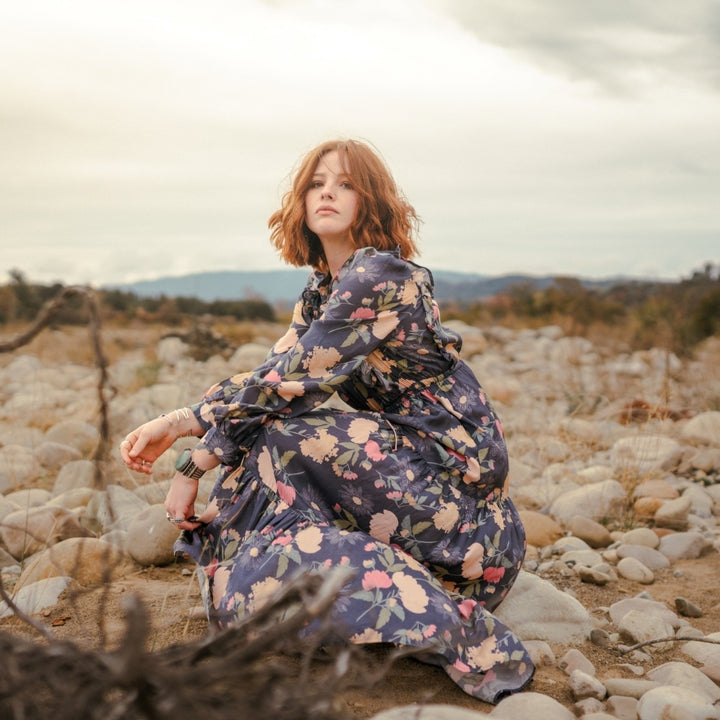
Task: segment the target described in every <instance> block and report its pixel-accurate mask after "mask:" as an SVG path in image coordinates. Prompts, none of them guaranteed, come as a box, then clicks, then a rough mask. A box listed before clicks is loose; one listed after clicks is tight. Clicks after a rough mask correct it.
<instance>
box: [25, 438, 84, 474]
mask: <svg viewBox="0 0 720 720" xmlns="http://www.w3.org/2000/svg"><path fill="white" fill-rule="evenodd" d="M35 457H36V458H37V461H38V462H39V463H40V464H41V465H42V466H43V467H44V468H47V469H48V470H50V471H57V470H59V469H60V468H61V467H62V466H63V465H65V464H66V463H69V462H70V461H71V460H80V459H81V458H82V454H81V453H80V451H79V450H76V449H75V448H74V447H70V445H62V444H60V443H57V442H51V441H49V440H46V441H45V442H42V443H40V445H38V446H37V448H35Z"/></svg>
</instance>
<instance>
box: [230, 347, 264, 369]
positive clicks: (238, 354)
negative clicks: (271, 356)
mask: <svg viewBox="0 0 720 720" xmlns="http://www.w3.org/2000/svg"><path fill="white" fill-rule="evenodd" d="M268 352H269V348H268V347H267V346H265V345H260V344H258V343H245V344H244V345H241V346H240V347H239V348H238V349H237V350H236V351H235V352H234V353H233V356H232V357H231V358H230V365H231V366H232V367H233V368H235V372H236V373H239V372H247V371H249V370H254V369H255V368H256V367H258V366H259V365H262V363H263V362H264V361H265V358H266V357H267V355H268Z"/></svg>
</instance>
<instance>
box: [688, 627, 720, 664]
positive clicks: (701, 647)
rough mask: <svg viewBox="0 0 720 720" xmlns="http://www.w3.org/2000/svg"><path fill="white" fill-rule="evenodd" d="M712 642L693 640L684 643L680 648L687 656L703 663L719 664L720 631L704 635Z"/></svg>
mask: <svg viewBox="0 0 720 720" xmlns="http://www.w3.org/2000/svg"><path fill="white" fill-rule="evenodd" d="M706 639H708V640H714V641H715V642H714V643H704V642H694V641H690V642H689V643H685V644H684V645H683V646H682V647H681V648H680V649H681V650H682V652H683V653H684V654H685V655H687V656H688V657H690V658H692V659H693V660H695V661H696V662H699V663H702V664H703V665H720V632H715V633H711V634H710V635H707V636H706Z"/></svg>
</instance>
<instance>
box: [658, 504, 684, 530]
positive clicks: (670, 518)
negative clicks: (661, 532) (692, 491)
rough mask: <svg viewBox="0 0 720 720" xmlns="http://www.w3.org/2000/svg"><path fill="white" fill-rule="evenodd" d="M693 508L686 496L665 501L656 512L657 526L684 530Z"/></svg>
mask: <svg viewBox="0 0 720 720" xmlns="http://www.w3.org/2000/svg"><path fill="white" fill-rule="evenodd" d="M691 506H692V501H691V500H690V498H689V497H685V496H683V497H679V498H677V499H676V500H667V501H665V502H664V503H663V504H662V505H661V506H660V507H659V508H658V509H657V510H656V512H655V525H656V526H657V527H662V528H670V529H671V530H684V529H685V528H686V527H687V522H688V515H689V514H690V507H691Z"/></svg>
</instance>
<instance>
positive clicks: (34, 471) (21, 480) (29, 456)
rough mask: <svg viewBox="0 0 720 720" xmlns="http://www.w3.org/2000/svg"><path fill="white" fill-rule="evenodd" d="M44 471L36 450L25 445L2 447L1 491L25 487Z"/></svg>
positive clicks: (0, 458)
mask: <svg viewBox="0 0 720 720" xmlns="http://www.w3.org/2000/svg"><path fill="white" fill-rule="evenodd" d="M41 473H42V468H40V467H38V464H37V462H36V460H35V452H34V451H33V450H31V449H30V448H28V447H25V446H23V445H4V446H3V447H0V492H3V493H6V492H7V491H8V490H12V489H14V488H19V487H25V486H27V485H28V484H29V483H30V482H32V481H33V480H36V479H37V478H38V477H39V476H40V474H41Z"/></svg>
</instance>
